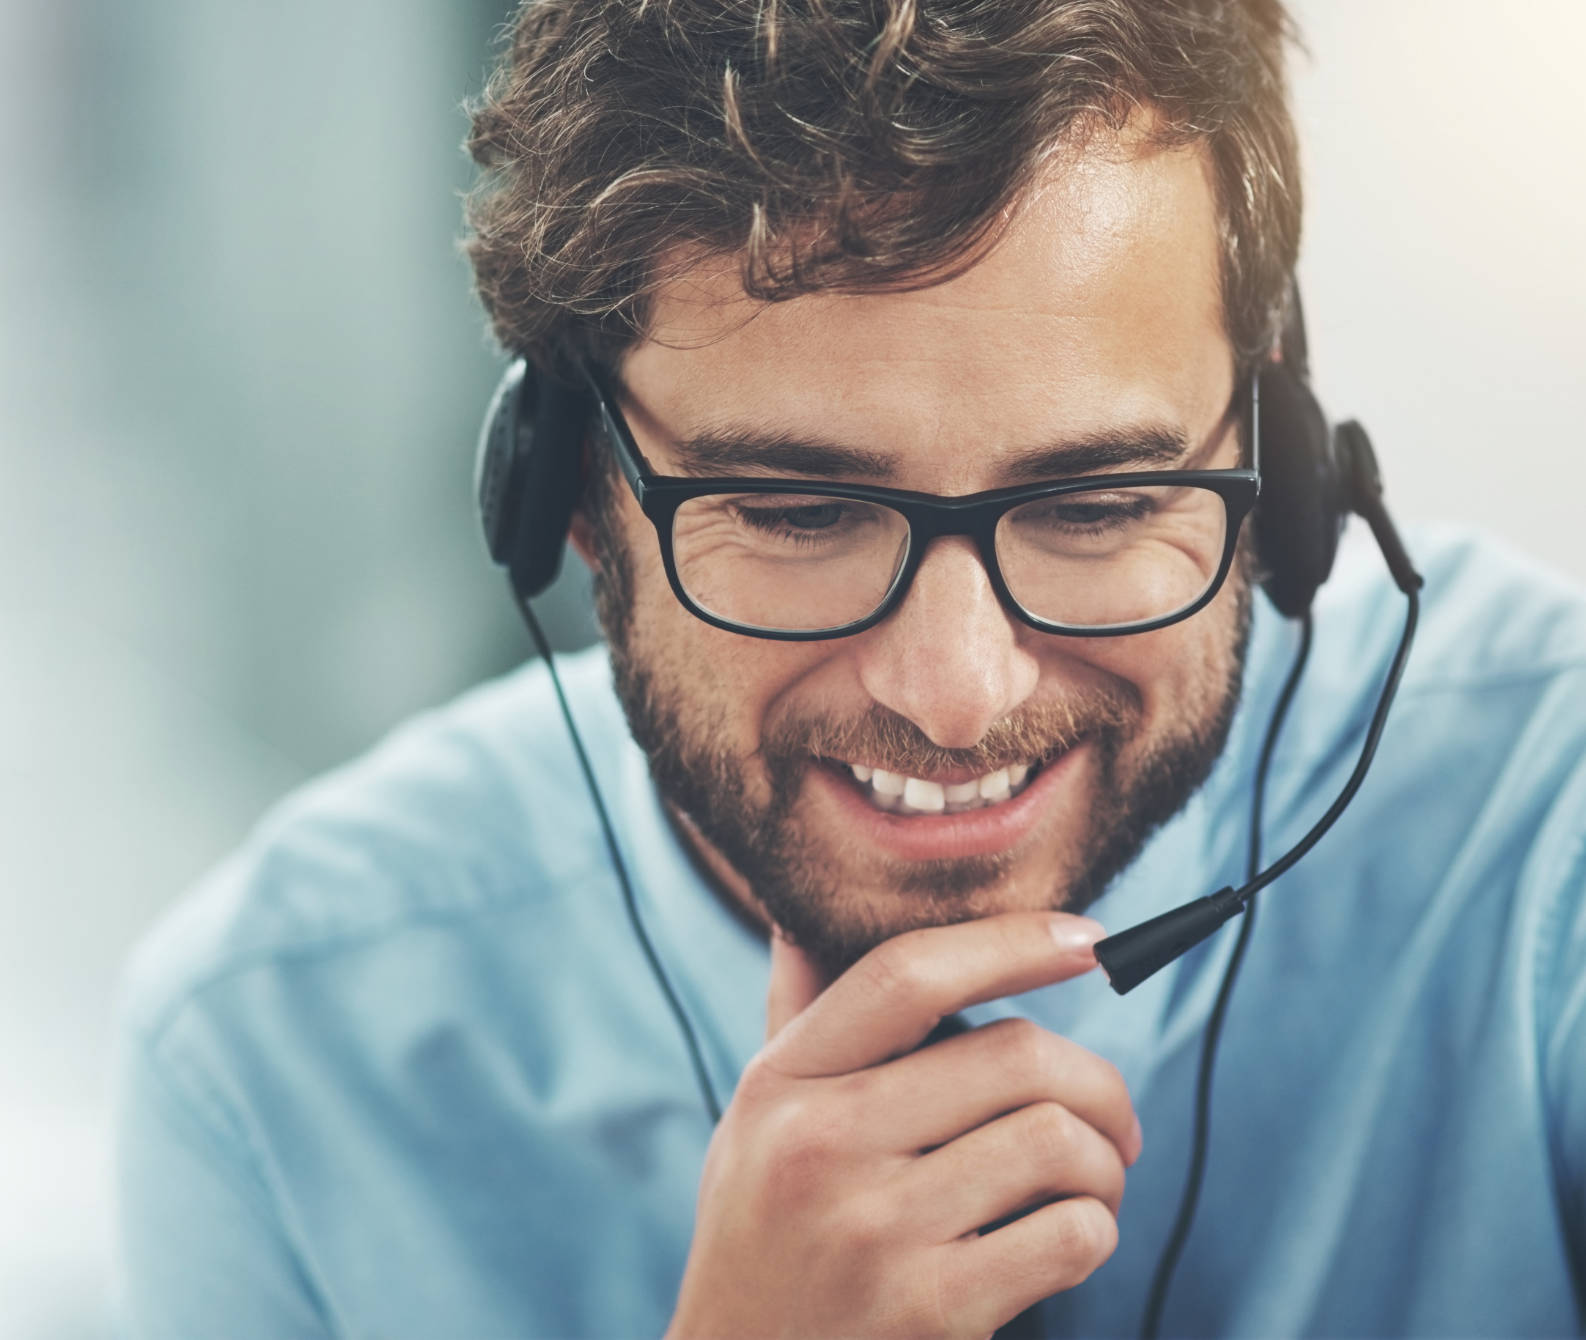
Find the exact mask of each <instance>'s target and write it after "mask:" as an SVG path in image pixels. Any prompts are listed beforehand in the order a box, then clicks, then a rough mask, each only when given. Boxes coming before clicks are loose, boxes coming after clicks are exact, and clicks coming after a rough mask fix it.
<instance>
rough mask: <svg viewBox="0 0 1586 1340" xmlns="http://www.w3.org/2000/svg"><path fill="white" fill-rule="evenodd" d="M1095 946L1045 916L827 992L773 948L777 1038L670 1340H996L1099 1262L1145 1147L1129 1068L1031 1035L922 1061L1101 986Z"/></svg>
mask: <svg viewBox="0 0 1586 1340" xmlns="http://www.w3.org/2000/svg"><path fill="white" fill-rule="evenodd" d="M1102 934H1103V932H1102V930H1101V928H1100V927H1099V926H1097V925H1096V923H1095V922H1093V921H1089V920H1087V919H1085V918H1082V917H1075V916H1069V915H1066V914H1064V913H1050V912H1040V913H1034V912H1014V913H1006V914H1003V915H1000V916H994V917H986V918H982V919H980V920H976V921H969V922H964V923H961V924H958V925H953V926H942V927H933V928H931V929H929V930H921V931H911V932H909V933H908V934H905V935H900V936H898V937H896V938H895V939H892V940H889V941H887V942H886V943H885V944H882V945H880V946H878V947H877V948H876V949H874V950H872V951H871V952H870V953H869V954H867V955H866V956H865V957H864V958H862V959H861V960H860V961H859V962H858V963H856V964H855V965H854V966H853V967H852V968H850V969H849V970H848V971H847V972H845V973H844V974H843V975H842V976H841V977H839V978H838V979H837V980H836V981H835V982H833V983H832V984H831V985H830V986H829V987H826V988H825V990H824V991H823V990H822V986H823V983H822V981H821V979H820V977H819V975H818V974H817V973H816V971H815V968H814V966H813V964H811V962H810V961H809V959H807V958H806V957H805V956H804V955H803V954H801V953H800V952H799V951H798V950H797V949H796V948H794V947H793V946H792V945H791V944H789V943H788V942H787V941H786V940H784V939H782V938H781V937H780V936H773V938H772V945H771V982H770V989H769V995H768V1004H767V1032H768V1035H769V1037H768V1041H767V1043H766V1045H765V1047H764V1048H762V1049H761V1051H760V1053H759V1054H758V1055H757V1056H756V1057H755V1058H754V1060H753V1061H751V1062H750V1064H749V1066H748V1068H747V1069H746V1070H745V1071H744V1075H743V1078H742V1080H741V1081H740V1083H739V1085H738V1090H737V1092H736V1094H735V1095H734V1097H733V1100H732V1103H731V1105H730V1106H729V1107H728V1109H727V1111H726V1112H725V1113H724V1114H723V1116H722V1121H721V1125H720V1126H719V1127H718V1128H717V1130H716V1134H715V1136H714V1138H713V1139H712V1140H711V1144H710V1149H709V1151H708V1153H707V1155H706V1159H705V1169H704V1174H703V1176H702V1178H701V1180H700V1192H699V1206H698V1212H697V1215H696V1220H695V1229H694V1239H693V1243H692V1245H691V1246H690V1249H689V1256H688V1265H687V1268H686V1269H685V1271H684V1274H683V1285H682V1289H681V1291H680V1293H679V1297H678V1306H677V1311H676V1313H675V1315H674V1316H673V1318H672V1325H671V1327H670V1328H669V1329H668V1332H667V1334H668V1336H669V1337H670V1340H715V1338H716V1337H746V1336H753V1337H769V1336H787V1337H799V1338H800V1340H810V1337H833V1336H911V1337H913V1336H924V1335H933V1336H973V1337H984V1336H988V1335H990V1334H991V1333H992V1332H993V1331H994V1330H995V1329H996V1328H997V1327H998V1326H1000V1325H1002V1324H1003V1323H1004V1322H1006V1321H1008V1320H1010V1319H1011V1318H1012V1317H1014V1316H1016V1315H1017V1314H1018V1313H1019V1312H1021V1311H1023V1310H1024V1309H1025V1308H1026V1307H1028V1306H1030V1305H1031V1304H1033V1303H1035V1302H1037V1301H1038V1300H1040V1299H1042V1298H1045V1297H1047V1296H1048V1295H1050V1294H1053V1293H1057V1292H1059V1291H1061V1290H1063V1289H1069V1288H1072V1287H1073V1286H1074V1285H1076V1284H1078V1283H1080V1282H1081V1281H1082V1280H1084V1279H1085V1278H1086V1277H1087V1276H1088V1275H1089V1274H1090V1273H1091V1272H1092V1271H1093V1270H1095V1269H1096V1267H1097V1266H1099V1265H1100V1264H1101V1263H1102V1262H1103V1261H1105V1260H1106V1259H1107V1257H1109V1256H1110V1255H1111V1254H1112V1251H1113V1248H1114V1247H1115V1246H1116V1245H1117V1233H1118V1230H1117V1222H1116V1215H1117V1212H1118V1202H1119V1200H1120V1199H1121V1198H1122V1195H1123V1183H1124V1169H1125V1168H1126V1167H1127V1166H1128V1165H1129V1164H1131V1163H1133V1162H1134V1160H1135V1159H1136V1158H1137V1157H1138V1156H1139V1152H1140V1128H1139V1124H1138V1123H1137V1121H1136V1120H1135V1117H1134V1111H1133V1108H1132V1106H1131V1105H1130V1102H1129V1095H1128V1092H1127V1090H1126V1089H1125V1087H1124V1084H1123V1080H1122V1078H1121V1077H1120V1076H1119V1074H1118V1072H1117V1070H1116V1069H1115V1068H1114V1067H1113V1066H1112V1065H1110V1064H1109V1063H1108V1062H1106V1061H1104V1060H1102V1059H1101V1058H1100V1057H1098V1056H1096V1055H1094V1054H1093V1053H1091V1052H1088V1051H1086V1050H1085V1049H1084V1048H1082V1047H1080V1046H1078V1045H1076V1044H1075V1043H1072V1042H1069V1041H1068V1040H1067V1039H1065V1038H1061V1037H1058V1036H1057V1035H1056V1034H1053V1033H1050V1032H1048V1031H1047V1030H1045V1029H1043V1028H1041V1027H1039V1026H1038V1025H1036V1024H1033V1023H1031V1022H1029V1021H1027V1020H1022V1019H1012V1020H1004V1021H1001V1022H998V1023H994V1024H990V1025H988V1026H986V1027H984V1028H978V1029H974V1030H972V1031H970V1032H967V1033H963V1034H961V1035H959V1036H957V1037H952V1038H949V1039H947V1040H945V1041H942V1042H938V1043H935V1044H933V1045H931V1046H929V1047H925V1048H923V1049H921V1050H918V1051H916V1050H914V1049H915V1048H917V1047H919V1044H920V1043H921V1042H922V1041H923V1040H924V1039H925V1038H926V1037H927V1036H928V1035H929V1034H930V1032H931V1030H932V1029H933V1028H935V1026H936V1025H937V1023H938V1022H939V1021H940V1020H941V1019H942V1018H943V1017H944V1016H946V1015H948V1014H951V1013H953V1012H954V1011H956V1010H959V1009H962V1008H964V1007H965V1006H967V1005H973V1004H976V1003H978V1002H981V1001H986V1000H993V999H996V998H997V997H1000V996H1006V995H1014V994H1017V993H1018V992H1022V991H1029V990H1032V989H1034V988H1035V987H1039V986H1045V985H1047V984H1049V983H1052V982H1058V981H1063V980H1065V979H1067V978H1070V977H1075V976H1078V975H1079V974H1081V973H1084V972H1087V971H1089V970H1090V969H1091V968H1093V967H1094V966H1095V962H1096V961H1095V957H1094V955H1093V954H1092V953H1091V950H1090V945H1091V944H1092V943H1093V942H1094V941H1095V940H1098V939H1100V938H1101V936H1102ZM1030 1207H1038V1208H1035V1209H1033V1211H1032V1212H1031V1213H1029V1214H1026V1215H1025V1216H1024V1217H1023V1218H1019V1219H1016V1220H1014V1221H1013V1222H1011V1223H1008V1224H1005V1225H1003V1226H1000V1227H996V1228H994V1229H993V1230H992V1231H990V1232H986V1233H983V1234H982V1233H981V1232H980V1231H979V1230H981V1229H982V1228H984V1227H985V1226H987V1225H992V1224H996V1223H997V1221H999V1220H1002V1219H1004V1218H1006V1217H1007V1216H1009V1215H1012V1214H1016V1213H1017V1212H1019V1211H1021V1210H1025V1209H1029V1208H1030Z"/></svg>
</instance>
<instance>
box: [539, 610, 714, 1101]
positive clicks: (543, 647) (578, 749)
mask: <svg viewBox="0 0 1586 1340" xmlns="http://www.w3.org/2000/svg"><path fill="white" fill-rule="evenodd" d="M512 597H513V599H514V600H515V601H517V605H518V609H519V610H520V611H521V612H522V614H523V620H524V622H525V623H526V624H528V626H529V633H530V635H531V636H532V637H533V638H534V645H535V646H536V647H537V648H538V649H539V653H540V657H541V659H542V660H544V662H545V668H546V669H547V670H549V671H550V672H551V687H552V688H553V689H555V690H556V702H557V705H558V706H559V707H560V708H561V709H562V720H563V721H565V722H566V723H567V733H568V735H569V736H571V737H572V741H573V752H574V753H576V754H577V755H578V766H579V767H580V768H582V769H583V772H584V780H585V781H586V782H587V783H588V784H589V794H590V796H591V797H593V799H594V802H595V810H596V812H597V813H598V814H599V815H600V827H601V830H602V831H603V832H604V833H605V835H606V849H607V850H608V851H609V852H610V853H611V863H612V865H613V866H615V867H616V870H617V880H618V882H619V883H620V884H621V885H622V898H623V902H624V903H625V904H626V906H627V909H628V920H629V921H631V922H632V923H633V933H634V934H635V935H636V936H638V938H639V946H640V948H642V949H643V950H644V956H645V958H647V959H649V961H650V969H651V971H652V972H654V973H655V980H656V981H657V982H659V983H660V985H661V991H662V994H664V995H665V996H666V1003H667V1004H668V1005H670V1006H671V1007H672V1014H673V1015H674V1016H675V1017H676V1019H677V1026H678V1028H679V1029H680V1030H681V1031H682V1034H683V1041H684V1042H685V1043H687V1044H688V1059H689V1060H690V1061H691V1062H692V1063H693V1066H694V1079H695V1080H696V1081H697V1082H698V1084H699V1092H700V1097H702V1098H703V1099H704V1100H705V1110H706V1111H707V1112H709V1113H710V1120H711V1124H712V1125H715V1124H716V1123H718V1122H719V1121H721V1104H720V1103H718V1102H717V1101H716V1091H715V1089H713V1088H712V1087H711V1083H710V1074H709V1072H707V1071H706V1069H705V1057H704V1055H703V1054H702V1053H701V1051H700V1047H699V1037H698V1035H697V1034H696V1033H695V1032H694V1026H693V1024H691V1023H690V1022H689V1018H688V1014H687V1013H686V1012H685V1011H684V1009H683V1002H682V1001H681V1000H679V999H678V996H677V992H676V991H675V990H674V989H673V987H672V981H671V979H670V978H669V977H668V976H667V975H666V969H665V968H663V967H662V966H661V958H660V955H658V954H657V953H656V952H655V946H654V945H653V944H652V943H651V942H650V936H649V933H648V932H647V931H646V930H645V928H644V919H643V918H642V917H641V916H640V915H639V902H638V899H637V898H635V897H634V895H633V884H632V883H631V882H630V881H629V879H628V867H627V866H626V865H625V864H623V860H622V853H621V851H619V850H618V848H617V834H616V830H615V829H614V828H613V827H612V824H611V816H610V815H609V814H608V813H607V812H606V802H605V801H604V800H603V799H602V798H601V795H600V787H599V786H598V785H597V784H596V782H595V770H594V768H593V767H591V766H590V763H589V755H588V754H587V753H585V752H584V742H583V740H582V738H580V736H579V734H578V727H577V726H576V725H574V724H573V713H572V709H571V708H569V707H568V705H567V695H566V694H565V693H563V692H562V680H561V677H560V676H559V675H558V674H557V673H556V662H555V660H554V659H553V658H552V656H551V644H550V643H549V642H547V641H546V639H545V633H544V632H543V631H542V630H541V628H540V621H539V620H538V619H536V618H535V617H534V611H533V610H532V609H530V608H529V602H528V601H527V600H526V599H524V598H523V597H522V596H520V595H519V594H518V592H517V589H516V586H515V585H514V589H513V592H512Z"/></svg>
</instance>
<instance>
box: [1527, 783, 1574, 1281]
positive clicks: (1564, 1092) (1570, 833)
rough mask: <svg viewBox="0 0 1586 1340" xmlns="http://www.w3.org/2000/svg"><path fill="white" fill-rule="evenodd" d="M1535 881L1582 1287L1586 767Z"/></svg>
mask: <svg viewBox="0 0 1586 1340" xmlns="http://www.w3.org/2000/svg"><path fill="white" fill-rule="evenodd" d="M1551 818H1552V822H1551V823H1550V825H1549V828H1550V830H1551V831H1550V833H1549V835H1548V840H1547V841H1546V843H1545V845H1544V846H1543V847H1542V848H1541V849H1540V850H1539V852H1538V856H1539V857H1541V860H1540V861H1539V862H1538V864H1537V871H1536V873H1537V874H1538V876H1540V877H1542V878H1543V879H1544V880H1545V883H1546V885H1547V889H1548V893H1549V902H1548V911H1547V913H1546V915H1545V917H1544V921H1543V925H1542V928H1541V934H1540V936H1539V937H1538V938H1539V941H1540V943H1541V944H1542V945H1543V946H1545V947H1546V949H1547V951H1548V956H1549V958H1550V959H1551V965H1550V969H1549V971H1548V972H1547V973H1546V974H1545V976H1544V978H1543V983H1542V987H1541V990H1540V991H1539V993H1538V1004H1539V1007H1540V1013H1541V1018H1540V1021H1539V1022H1540V1027H1539V1040H1540V1042H1541V1046H1542V1058H1541V1059H1542V1080H1543V1086H1544V1089H1545V1092H1546V1093H1547V1096H1548V1103H1549V1119H1550V1124H1551V1132H1550V1135H1551V1142H1552V1146H1553V1160H1554V1167H1555V1169H1556V1181H1557V1187H1558V1196H1559V1205H1560V1209H1561V1211H1562V1213H1563V1216H1564V1222H1565V1228H1566V1232H1567V1233H1568V1236H1569V1250H1570V1258H1571V1262H1572V1264H1573V1266H1574V1271H1575V1275H1576V1278H1577V1279H1586V766H1583V767H1581V768H1579V769H1578V770H1577V771H1576V773H1575V775H1574V777H1573V778H1572V779H1571V781H1570V783H1569V785H1567V786H1566V787H1565V788H1564V790H1563V792H1562V793H1561V795H1560V797H1559V803H1558V805H1557V807H1556V808H1555V811H1554V813H1553V815H1552V816H1551Z"/></svg>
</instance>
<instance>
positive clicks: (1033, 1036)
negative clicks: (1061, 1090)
mask: <svg viewBox="0 0 1586 1340" xmlns="http://www.w3.org/2000/svg"><path fill="white" fill-rule="evenodd" d="M994 1027H995V1028H997V1029H998V1030H999V1032H998V1037H997V1046H998V1050H999V1051H1000V1053H1001V1056H1000V1060H1001V1063H1002V1064H1003V1065H1004V1066H1006V1067H1007V1069H1008V1071H1009V1072H1010V1073H1011V1074H1013V1075H1015V1076H1018V1077H1020V1078H1028V1077H1029V1076H1030V1075H1032V1074H1035V1075H1041V1076H1046V1077H1051V1076H1053V1075H1055V1073H1056V1070H1057V1055H1056V1046H1055V1043H1056V1039H1055V1037H1054V1036H1053V1035H1052V1034H1051V1033H1049V1032H1047V1030H1046V1029H1044V1028H1042V1027H1041V1026H1040V1024H1038V1023H1035V1022H1034V1021H1032V1020H1030V1019H1008V1020H1005V1021H1004V1022H1003V1023H1000V1024H996V1025H994Z"/></svg>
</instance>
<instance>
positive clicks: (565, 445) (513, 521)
mask: <svg viewBox="0 0 1586 1340" xmlns="http://www.w3.org/2000/svg"><path fill="white" fill-rule="evenodd" d="M591 403H592V402H591V399H590V397H589V394H588V392H586V391H583V390H581V389H577V388H574V387H571V386H568V385H567V384H566V383H564V382H560V381H556V380H554V379H550V378H544V377H541V376H539V375H537V374H536V373H535V371H534V370H533V369H532V368H529V367H527V366H526V365H525V364H524V363H523V362H521V361H519V362H517V363H514V364H513V365H512V366H511V367H510V368H508V369H507V371H506V373H505V374H504V375H503V377H502V379H501V383H500V385H499V386H497V388H496V393H495V396H494V397H493V398H492V400H491V402H490V408H489V410H488V412H487V414H486V416H485V424H484V429H483V431H482V432H481V433H480V437H479V453H478V458H477V461H476V464H475V469H474V480H475V495H476V497H477V499H478V503H479V516H480V521H481V523H482V525H483V527H484V532H485V543H486V545H487V546H488V548H489V550H490V557H491V558H492V559H494V560H495V561H496V562H497V563H498V564H500V565H502V566H503V567H505V568H506V569H507V571H508V574H509V575H510V577H511V579H512V584H513V587H514V589H515V590H516V591H517V592H518V594H519V595H520V596H523V597H529V596H537V595H539V594H540V592H542V591H543V590H545V588H546V587H547V586H549V585H550V584H551V582H552V581H553V580H554V579H555V577H556V573H557V570H558V569H559V568H560V567H561V563H562V549H563V546H564V545H565V544H566V541H567V531H568V527H569V525H570V524H571V522H572V517H573V509H574V508H575V507H576V506H577V505H578V498H579V494H580V492H581V489H582V475H581V472H580V462H579V453H580V450H581V448H582V445H583V437H584V430H585V426H586V425H587V424H588V422H589V414H590V409H591Z"/></svg>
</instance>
